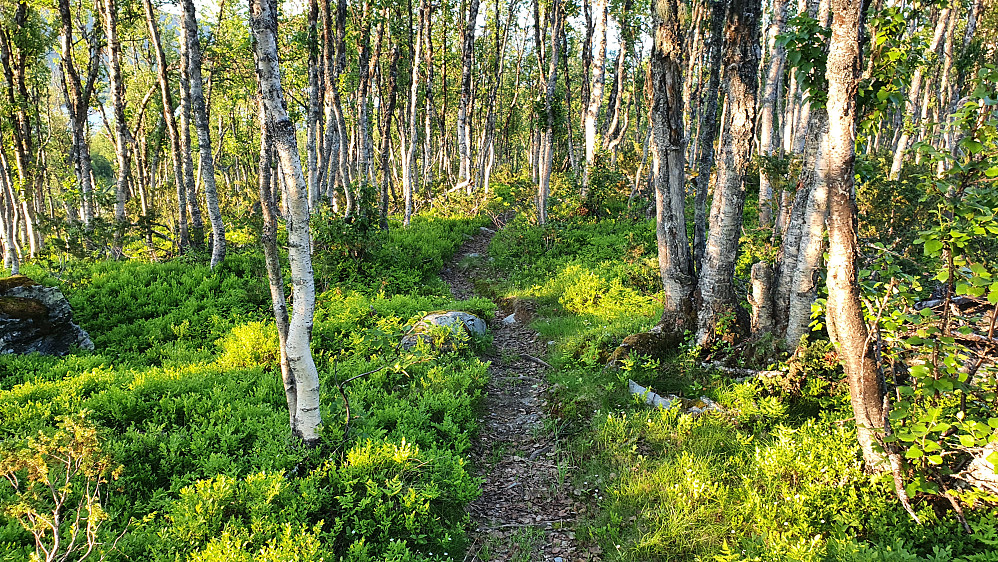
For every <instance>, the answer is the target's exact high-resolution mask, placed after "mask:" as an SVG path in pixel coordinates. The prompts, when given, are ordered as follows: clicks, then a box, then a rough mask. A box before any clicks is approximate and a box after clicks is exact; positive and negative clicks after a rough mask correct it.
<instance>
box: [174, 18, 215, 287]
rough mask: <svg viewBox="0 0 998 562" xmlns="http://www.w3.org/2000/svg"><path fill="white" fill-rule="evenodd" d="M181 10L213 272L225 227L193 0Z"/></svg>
mask: <svg viewBox="0 0 998 562" xmlns="http://www.w3.org/2000/svg"><path fill="white" fill-rule="evenodd" d="M181 5H182V6H183V9H184V14H183V18H182V19H181V23H182V25H181V29H182V30H183V34H184V40H183V41H182V42H183V43H184V44H186V49H185V51H186V62H187V73H188V76H189V78H190V80H189V83H190V89H191V90H190V101H191V110H192V111H193V113H194V127H195V129H196V130H197V135H198V149H199V150H200V152H201V160H200V163H201V171H202V175H203V178H204V196H205V202H206V203H207V204H208V220H209V221H210V222H211V267H212V269H214V268H215V267H216V266H217V265H218V264H220V263H222V260H224V259H225V223H224V222H222V211H221V209H220V208H219V205H218V190H217V187H216V184H215V156H214V154H213V153H212V150H211V124H210V123H209V122H208V110H207V108H206V106H205V101H204V87H203V83H202V80H201V41H200V40H199V39H198V22H197V17H196V15H195V13H194V0H181Z"/></svg>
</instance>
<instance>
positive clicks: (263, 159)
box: [258, 97, 298, 427]
mask: <svg viewBox="0 0 998 562" xmlns="http://www.w3.org/2000/svg"><path fill="white" fill-rule="evenodd" d="M259 106H260V174H259V182H258V184H259V189H260V209H261V211H262V213H263V230H262V231H261V232H260V241H261V242H262V243H263V258H264V263H265V264H266V266H267V283H268V285H270V302H271V304H272V306H273V309H274V323H275V325H276V326H277V341H278V345H279V347H280V354H281V382H282V383H283V384H284V395H285V398H286V399H287V402H288V416H289V419H290V423H291V427H294V426H295V413H296V412H297V411H298V392H297V388H296V386H295V379H294V377H293V376H291V368H290V366H289V364H288V303H287V297H286V295H285V294H284V276H283V274H282V273H281V254H280V251H279V250H278V246H277V202H276V201H275V200H274V192H273V191H272V190H271V189H270V186H271V168H272V166H273V154H274V145H273V142H272V141H271V138H270V132H269V131H268V129H267V112H266V108H265V106H264V103H263V98H262V97H261V98H260V100H259Z"/></svg>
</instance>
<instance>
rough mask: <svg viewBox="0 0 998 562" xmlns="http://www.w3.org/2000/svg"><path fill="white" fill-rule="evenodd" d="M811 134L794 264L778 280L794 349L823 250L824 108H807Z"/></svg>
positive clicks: (804, 329) (807, 320)
mask: <svg viewBox="0 0 998 562" xmlns="http://www.w3.org/2000/svg"><path fill="white" fill-rule="evenodd" d="M811 116H812V117H813V119H812V125H809V127H811V126H814V129H815V130H814V133H813V134H814V135H815V136H816V137H818V147H817V154H816V158H815V159H814V161H813V165H812V163H811V162H807V165H809V166H813V168H812V169H811V170H810V174H809V175H810V176H811V178H812V179H811V180H810V181H809V182H808V183H809V184H810V185H808V186H807V187H805V189H806V193H807V206H806V208H805V209H804V217H803V224H802V225H801V227H800V238H799V242H798V248H799V249H798V250H797V252H796V257H797V259H796V262H795V263H793V264H789V263H785V264H783V269H782V271H781V277H784V276H786V277H788V279H787V284H788V288H789V292H788V295H787V297H788V301H787V311H786V324H785V326H786V328H785V331H784V333H783V336H784V340H785V341H786V344H787V346H788V347H789V348H790V349H795V348H796V347H797V344H798V343H799V342H800V339H801V337H802V336H804V335H806V334H808V333H810V331H811V328H810V325H811V305H812V304H814V300H815V298H816V297H817V294H818V283H819V282H820V277H819V271H820V269H821V260H822V256H823V254H824V251H825V221H826V219H827V217H828V151H829V147H828V111H827V110H826V109H825V108H824V107H814V108H812V109H811ZM808 134H812V133H808Z"/></svg>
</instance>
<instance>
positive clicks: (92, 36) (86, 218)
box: [58, 0, 100, 231]
mask: <svg viewBox="0 0 998 562" xmlns="http://www.w3.org/2000/svg"><path fill="white" fill-rule="evenodd" d="M58 9H59V21H60V22H61V24H62V27H61V36H60V38H59V40H60V47H61V49H60V53H59V54H60V59H61V64H62V82H63V94H64V95H65V98H66V108H67V110H68V113H69V131H70V135H71V138H72V155H71V160H72V161H73V169H74V171H75V172H76V179H77V181H78V182H79V186H80V193H81V198H82V201H81V205H80V208H81V211H82V212H81V216H82V219H83V226H84V228H85V229H86V230H88V231H89V230H90V229H91V227H92V223H93V219H94V206H93V205H94V202H93V191H94V189H93V181H92V178H93V169H92V162H91V160H90V141H89V139H88V138H87V118H88V115H89V110H90V99H91V97H92V96H93V93H94V86H95V84H96V82H97V75H98V71H99V69H100V62H99V53H100V41H99V39H98V36H97V35H98V29H97V27H96V26H95V27H94V29H91V31H90V33H89V34H88V35H87V43H88V45H89V48H90V49H89V50H90V61H89V68H88V70H87V74H86V77H85V79H84V77H82V76H81V75H80V72H79V70H78V68H77V64H76V57H75V56H74V54H73V46H74V44H75V41H74V39H73V15H72V12H71V11H70V7H69V0H59V2H58Z"/></svg>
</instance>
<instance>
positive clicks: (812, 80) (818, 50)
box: [776, 14, 831, 105]
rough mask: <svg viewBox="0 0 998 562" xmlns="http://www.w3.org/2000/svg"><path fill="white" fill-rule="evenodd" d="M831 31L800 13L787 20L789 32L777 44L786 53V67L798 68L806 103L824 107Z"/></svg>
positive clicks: (782, 35) (826, 95)
mask: <svg viewBox="0 0 998 562" xmlns="http://www.w3.org/2000/svg"><path fill="white" fill-rule="evenodd" d="M830 36H831V30H830V29H829V28H827V27H824V26H822V25H821V24H820V23H819V22H818V20H816V19H814V18H813V17H811V16H809V15H808V14H797V15H796V16H794V17H792V18H790V19H789V20H787V30H786V31H785V32H784V33H782V34H780V35H779V36H778V37H777V39H776V40H777V41H779V43H780V44H781V45H783V47H784V48H786V50H787V64H788V66H790V67H793V68H795V69H797V73H798V74H797V76H798V80H799V81H800V85H801V89H802V90H803V91H804V92H807V98H806V99H807V100H808V101H809V102H811V103H815V104H818V105H824V104H825V102H826V101H827V98H828V81H827V80H826V79H825V65H826V62H827V59H828V52H827V48H826V45H825V44H826V43H827V41H828V38H829V37H830Z"/></svg>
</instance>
